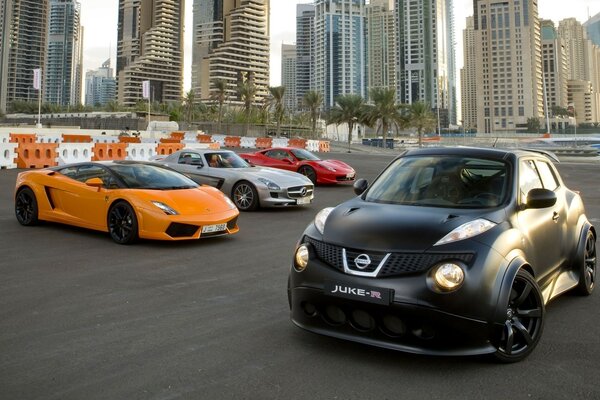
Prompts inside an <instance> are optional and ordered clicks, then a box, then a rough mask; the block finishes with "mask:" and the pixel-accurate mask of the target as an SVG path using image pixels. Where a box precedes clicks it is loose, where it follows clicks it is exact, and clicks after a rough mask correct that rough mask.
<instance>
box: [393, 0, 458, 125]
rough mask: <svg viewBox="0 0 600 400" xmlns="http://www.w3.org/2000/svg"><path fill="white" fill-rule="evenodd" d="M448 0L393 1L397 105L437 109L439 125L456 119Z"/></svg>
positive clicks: (454, 80) (449, 1)
mask: <svg viewBox="0 0 600 400" xmlns="http://www.w3.org/2000/svg"><path fill="white" fill-rule="evenodd" d="M451 8H452V0H432V1H422V0H396V16H397V20H396V25H397V29H398V46H397V51H398V65H399V71H398V90H397V96H398V99H399V101H400V102H401V103H414V102H419V101H420V102H426V103H428V104H429V105H430V106H431V107H432V108H434V109H439V110H440V111H441V112H440V117H441V120H442V126H448V124H449V122H450V117H451V116H452V118H454V119H456V99H455V98H456V95H455V94H454V90H455V88H456V76H455V72H454V71H451V70H452V69H453V66H454V64H455V61H454V48H453V47H452V45H453V40H454V33H453V30H454V28H453V26H454V25H453V21H452V13H451Z"/></svg>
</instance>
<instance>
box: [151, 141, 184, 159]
mask: <svg viewBox="0 0 600 400" xmlns="http://www.w3.org/2000/svg"><path fill="white" fill-rule="evenodd" d="M183 147H184V145H183V143H159V144H158V146H157V147H156V154H158V155H161V156H168V155H169V154H173V153H175V152H176V151H179V150H181V149H183Z"/></svg>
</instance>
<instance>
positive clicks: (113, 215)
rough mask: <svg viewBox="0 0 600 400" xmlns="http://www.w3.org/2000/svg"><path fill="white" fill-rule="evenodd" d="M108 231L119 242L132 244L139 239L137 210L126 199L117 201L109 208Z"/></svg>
mask: <svg viewBox="0 0 600 400" xmlns="http://www.w3.org/2000/svg"><path fill="white" fill-rule="evenodd" d="M107 225H108V233H110V237H111V238H112V240H114V241H115V242H116V243H118V244H132V243H135V242H136V241H137V239H138V237H139V236H138V235H139V232H138V221H137V216H136V215H135V210H134V209H133V207H131V205H130V204H129V203H127V202H126V201H117V202H116V203H115V204H113V205H112V206H111V207H110V210H108V216H107Z"/></svg>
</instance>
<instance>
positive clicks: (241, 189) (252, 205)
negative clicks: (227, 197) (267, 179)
mask: <svg viewBox="0 0 600 400" xmlns="http://www.w3.org/2000/svg"><path fill="white" fill-rule="evenodd" d="M232 197H233V199H232V200H233V203H234V204H235V206H236V207H237V208H238V209H239V210H241V211H253V210H256V209H257V208H258V192H257V191H256V188H255V187H254V185H252V184H251V183H249V182H246V181H242V182H238V183H236V184H235V186H234V187H233V194H232Z"/></svg>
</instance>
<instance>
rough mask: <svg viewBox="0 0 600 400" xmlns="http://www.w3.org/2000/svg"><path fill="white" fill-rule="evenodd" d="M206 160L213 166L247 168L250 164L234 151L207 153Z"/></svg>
mask: <svg viewBox="0 0 600 400" xmlns="http://www.w3.org/2000/svg"><path fill="white" fill-rule="evenodd" d="M204 157H205V158H206V162H207V163H208V165H209V166H210V167H212V168H247V167H249V166H250V165H249V164H248V163H247V162H246V161H244V159H243V158H241V157H240V156H238V155H237V154H236V153H234V152H233V151H222V152H218V153H206V154H205V155H204Z"/></svg>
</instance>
